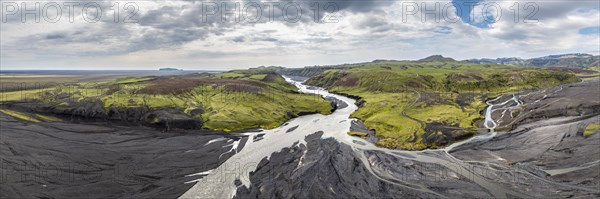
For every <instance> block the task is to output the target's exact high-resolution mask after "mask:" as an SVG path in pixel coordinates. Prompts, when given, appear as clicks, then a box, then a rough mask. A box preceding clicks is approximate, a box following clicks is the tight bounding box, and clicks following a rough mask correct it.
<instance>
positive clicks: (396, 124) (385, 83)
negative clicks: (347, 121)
mask: <svg viewBox="0 0 600 199" xmlns="http://www.w3.org/2000/svg"><path fill="white" fill-rule="evenodd" d="M577 81H580V79H579V78H578V77H576V76H575V75H574V74H571V73H567V72H559V71H552V70H542V69H535V68H527V67H515V66H506V65H479V64H469V63H466V62H457V61H452V60H445V59H441V61H436V60H433V61H432V60H421V61H414V62H412V61H411V62H409V61H406V62H405V61H378V62H373V63H366V64H360V65H353V66H348V67H344V68H336V69H329V70H326V71H324V72H322V73H320V74H318V75H315V76H313V77H311V78H310V79H309V80H308V81H307V82H306V83H307V84H310V85H316V86H322V87H326V88H328V89H329V90H330V91H332V92H337V93H342V94H347V95H351V96H358V97H359V98H360V100H358V101H357V104H358V105H359V109H358V111H356V112H355V113H353V114H352V116H353V117H356V118H359V119H361V120H362V121H363V122H364V123H365V125H366V126H367V127H369V128H370V129H373V130H375V132H376V136H378V137H380V138H381V139H380V140H379V141H378V143H377V144H378V145H379V146H383V147H388V148H401V149H408V150H421V149H425V148H437V147H440V146H445V145H448V144H450V143H452V142H454V141H456V140H460V139H465V138H468V137H470V136H472V135H474V134H475V133H476V129H477V128H478V123H479V122H480V121H482V119H483V117H482V115H483V114H482V110H484V109H485V107H486V105H485V103H484V101H485V100H486V99H489V98H491V97H495V96H498V95H500V94H503V93H512V92H518V91H522V90H528V89H533V88H539V87H547V86H555V85H559V84H563V83H570V82H577Z"/></svg>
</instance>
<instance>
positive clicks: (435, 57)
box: [417, 55, 456, 62]
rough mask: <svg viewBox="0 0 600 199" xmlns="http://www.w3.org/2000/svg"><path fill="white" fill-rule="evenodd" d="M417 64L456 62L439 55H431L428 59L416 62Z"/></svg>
mask: <svg viewBox="0 0 600 199" xmlns="http://www.w3.org/2000/svg"><path fill="white" fill-rule="evenodd" d="M417 61H418V62H453V61H456V60H454V59H452V58H449V57H444V56H441V55H431V56H429V57H425V58H423V59H419V60H417Z"/></svg>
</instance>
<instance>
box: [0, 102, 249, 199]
mask: <svg viewBox="0 0 600 199" xmlns="http://www.w3.org/2000/svg"><path fill="white" fill-rule="evenodd" d="M0 124H1V125H0V171H1V172H0V198H177V197H178V196H180V195H181V194H183V193H184V192H185V191H187V190H188V189H189V188H190V187H191V186H193V184H194V183H187V184H185V182H188V181H192V180H195V179H198V178H201V177H202V176H192V177H186V175H189V174H194V173H199V172H203V171H208V170H211V169H213V168H215V167H217V166H218V165H219V164H221V163H222V162H224V161H225V160H226V159H227V158H229V157H230V156H231V155H233V152H229V153H226V154H224V155H222V156H221V157H220V158H219V156H220V155H221V154H223V153H225V152H227V151H229V150H230V148H231V146H230V145H229V146H227V145H228V143H227V142H228V141H229V142H231V141H232V139H239V138H235V137H231V138H225V137H223V136H221V135H216V134H207V133H191V132H185V133H183V132H179V133H177V132H168V133H165V132H160V131H156V130H154V129H150V128H145V127H116V126H102V125H83V124H66V123H25V122H22V121H17V120H15V119H14V118H12V117H9V116H6V115H4V114H1V113H0ZM217 138H221V139H220V140H218V141H214V142H212V143H210V144H207V143H208V142H209V141H210V140H214V139H217ZM242 141H244V140H242ZM240 145H241V146H242V145H243V143H242V144H240Z"/></svg>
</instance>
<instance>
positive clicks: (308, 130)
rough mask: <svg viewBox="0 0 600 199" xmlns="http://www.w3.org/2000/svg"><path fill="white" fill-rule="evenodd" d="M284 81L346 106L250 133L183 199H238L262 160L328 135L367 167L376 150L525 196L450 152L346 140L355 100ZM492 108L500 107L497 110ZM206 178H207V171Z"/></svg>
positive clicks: (497, 191) (501, 194) (498, 192)
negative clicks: (368, 154) (472, 168)
mask: <svg viewBox="0 0 600 199" xmlns="http://www.w3.org/2000/svg"><path fill="white" fill-rule="evenodd" d="M284 78H285V79H286V81H288V82H290V83H292V84H294V85H295V86H296V87H298V89H299V91H300V92H302V93H310V94H319V95H321V96H323V97H333V98H336V99H338V100H341V101H342V102H344V103H346V104H347V105H348V106H346V107H344V108H340V109H337V110H335V111H334V112H333V113H332V114H330V115H321V114H312V115H305V116H301V117H297V118H294V119H291V120H290V121H288V122H287V123H285V124H284V125H282V126H280V127H278V128H275V129H271V130H264V131H262V132H261V133H260V134H263V133H264V135H261V136H263V139H262V140H260V141H257V142H252V140H253V138H254V137H255V136H258V135H259V134H258V133H247V135H248V136H250V138H249V139H248V142H247V143H246V145H245V146H244V147H243V148H242V149H241V150H239V151H236V154H235V155H233V156H232V157H231V158H230V159H228V160H227V161H226V162H225V163H223V164H222V165H221V166H219V167H218V168H217V169H214V170H212V171H210V172H208V175H206V176H205V177H203V178H200V179H198V180H194V181H190V182H189V183H196V184H195V185H194V186H193V187H192V188H191V189H190V190H188V191H187V192H186V193H185V194H183V195H182V196H181V197H180V198H232V197H233V196H234V195H235V192H236V189H237V186H246V187H249V186H250V181H249V173H250V172H252V171H254V170H255V169H256V167H257V165H258V164H259V162H260V161H261V160H262V159H263V158H265V157H269V155H271V154H272V153H274V152H278V151H281V150H282V149H283V148H286V147H292V146H294V145H298V144H305V143H304V138H305V137H306V136H307V135H310V134H313V133H315V132H318V131H323V132H324V134H323V137H322V138H328V137H331V138H334V139H336V140H337V141H339V142H341V143H343V144H346V145H349V146H351V147H352V148H353V149H354V151H355V152H356V156H358V157H359V158H360V159H361V160H362V162H363V164H364V165H371V163H370V162H369V160H368V159H367V158H366V157H365V155H364V153H363V152H364V151H377V152H380V153H386V154H388V155H392V156H396V157H397V158H403V159H410V160H413V161H418V162H423V163H435V164H439V165H452V166H448V167H447V168H448V169H450V170H452V171H454V172H455V173H457V174H459V175H463V176H465V177H467V176H468V178H469V179H471V180H472V181H474V182H476V183H477V184H479V185H480V186H481V187H483V188H485V189H487V190H488V192H489V193H491V194H492V195H493V196H494V197H496V198H506V197H507V196H506V194H507V193H510V194H511V195H514V196H520V195H521V194H519V193H516V192H514V191H511V190H508V189H505V188H503V187H501V186H496V185H495V184H494V182H490V181H488V180H486V179H484V178H482V177H480V176H478V175H475V174H474V173H472V172H471V171H470V169H469V168H468V167H467V166H466V165H465V164H464V163H463V162H462V161H461V160H458V159H456V158H454V157H452V156H451V155H450V154H449V153H448V152H447V151H448V150H447V149H436V150H424V151H403V150H393V149H386V148H380V147H377V146H375V145H374V144H372V143H369V142H365V141H364V140H362V139H360V138H357V137H352V136H349V135H347V132H348V131H349V129H350V124H351V121H352V120H353V119H350V114H351V113H352V112H354V111H356V110H357V109H358V107H357V106H356V105H355V104H354V102H355V100H354V99H351V98H348V97H345V96H341V95H337V94H332V93H329V92H328V91H327V90H325V89H323V88H318V87H312V86H310V87H309V86H306V85H304V84H302V82H299V81H294V80H292V79H291V78H289V77H285V76H284ZM497 99H498V98H497ZM497 99H494V100H497ZM494 100H492V101H491V102H488V104H490V103H492V102H493V101H494ZM509 101H513V102H515V103H516V105H515V106H514V107H518V105H520V103H519V101H518V99H517V97H513V98H512V99H510V100H509ZM509 101H505V102H503V103H500V104H498V105H492V104H490V106H489V107H490V108H488V110H487V113H486V124H487V123H493V124H494V125H493V126H490V129H493V128H495V127H496V124H495V122H494V120H493V119H491V112H493V111H494V110H500V109H508V108H510V107H504V105H506V104H508V102H509ZM494 106H496V107H500V108H498V109H493V107H494ZM514 107H513V108H514ZM486 126H487V125H486ZM290 128H295V130H293V132H291V133H288V131H289V130H290ZM493 136H494V134H489V133H486V134H482V135H478V136H475V137H473V138H471V139H469V140H467V141H463V142H459V143H455V144H454V145H452V146H450V148H453V147H456V146H457V145H460V144H464V143H466V142H469V141H472V140H480V139H489V138H491V137H493ZM369 171H370V172H371V173H372V174H373V175H374V176H376V177H377V178H379V179H380V180H383V181H387V182H392V183H394V184H396V185H398V186H402V187H404V188H408V189H415V190H416V191H421V192H427V193H431V194H435V195H438V196H440V197H444V196H442V195H439V194H437V193H436V192H435V191H433V190H430V189H429V188H427V187H426V186H408V185H406V184H403V183H397V182H396V180H394V179H389V176H387V175H385V174H383V175H385V176H382V174H381V172H375V171H374V170H373V169H370V167H369ZM202 174H207V172H203V173H202ZM192 175H194V174H192ZM236 179H238V180H239V181H240V182H241V184H240V183H238V185H236V183H235V181H236Z"/></svg>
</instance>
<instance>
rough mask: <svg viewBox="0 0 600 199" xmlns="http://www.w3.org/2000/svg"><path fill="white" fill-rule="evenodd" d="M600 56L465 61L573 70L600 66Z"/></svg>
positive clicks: (578, 55)
mask: <svg viewBox="0 0 600 199" xmlns="http://www.w3.org/2000/svg"><path fill="white" fill-rule="evenodd" d="M599 60H600V56H594V55H591V54H586V53H569V54H558V55H548V56H544V57H537V58H531V59H521V58H518V57H506V58H496V59H486V58H484V59H469V60H465V61H467V62H469V63H475V64H504V65H515V66H540V67H553V66H561V67H572V68H590V67H594V66H598V65H599V64H600V62H599Z"/></svg>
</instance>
